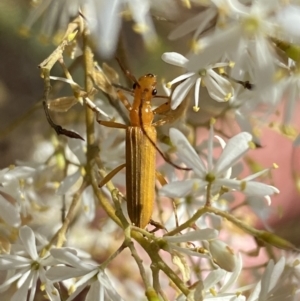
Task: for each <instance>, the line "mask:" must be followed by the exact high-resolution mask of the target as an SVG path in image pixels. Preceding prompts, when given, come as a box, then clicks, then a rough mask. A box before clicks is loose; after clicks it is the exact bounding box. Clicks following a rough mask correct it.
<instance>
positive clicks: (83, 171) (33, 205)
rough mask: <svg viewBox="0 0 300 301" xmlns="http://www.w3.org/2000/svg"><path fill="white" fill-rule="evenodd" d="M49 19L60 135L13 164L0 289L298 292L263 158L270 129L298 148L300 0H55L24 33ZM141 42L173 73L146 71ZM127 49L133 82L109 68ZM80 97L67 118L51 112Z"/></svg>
mask: <svg viewBox="0 0 300 301" xmlns="http://www.w3.org/2000/svg"><path fill="white" fill-rule="evenodd" d="M39 21H41V24H42V25H41V34H42V36H43V37H47V38H51V39H52V40H55V41H56V42H57V41H58V42H57V45H56V46H55V47H56V48H55V49H54V50H53V52H52V53H51V54H50V55H49V56H48V57H47V58H46V59H45V60H44V61H43V62H42V63H41V64H40V65H39V68H40V70H41V73H42V78H43V81H44V95H43V107H44V110H45V113H46V117H47V120H48V122H49V125H50V126H51V127H52V128H53V129H54V130H55V132H56V133H57V134H58V135H61V136H59V138H58V137H57V136H56V135H54V132H52V134H53V135H52V136H50V137H49V136H48V134H46V133H43V134H41V135H40V140H41V141H40V142H39V143H37V144H36V149H35V153H34V155H33V156H32V157H33V158H29V159H28V161H26V162H20V161H17V163H16V164H15V165H10V166H9V167H7V168H4V169H2V170H0V279H1V280H0V292H1V294H5V295H4V296H5V298H6V299H7V300H13V301H17V300H18V301H23V300H24V301H25V300H30V301H34V300H36V301H38V300H41V298H44V297H46V298H47V299H49V300H53V301H60V300H67V301H71V300H74V301H81V300H86V301H92V300H93V301H95V300H134V299H137V300H146V299H147V300H151V301H152V300H178V301H184V300H187V301H194V300H195V301H196V300H215V301H229V300H230V301H231V300H238V301H261V300H270V301H271V300H298V298H299V293H300V286H299V275H300V274H299V262H300V261H299V259H298V258H297V256H293V257H292V256H291V255H290V254H288V252H287V253H285V252H284V251H283V250H288V251H291V250H292V251H298V249H297V247H296V246H295V245H294V244H293V243H292V242H290V241H288V240H286V239H285V238H283V237H281V236H279V235H277V233H276V231H273V229H272V227H271V226H270V218H271V217H274V212H275V210H274V205H273V204H272V201H273V198H276V197H277V196H278V195H280V194H285V193H286V191H285V190H284V187H282V186H280V190H281V191H280V190H279V189H278V188H277V187H276V186H277V185H280V184H281V182H282V181H284V179H281V180H280V181H281V182H280V181H278V180H277V175H278V173H277V171H278V166H277V164H276V163H275V162H274V163H273V162H272V163H273V164H272V163H268V162H269V160H268V162H263V164H259V163H258V162H256V161H255V160H254V159H253V158H252V156H254V155H253V154H255V153H256V152H260V151H261V152H263V151H264V149H265V148H266V150H265V151H266V152H267V151H268V145H269V144H270V143H271V141H270V140H271V139H270V138H269V137H267V138H266V137H265V136H264V135H260V133H261V132H262V133H264V131H265V130H266V128H267V127H269V128H270V127H271V125H272V127H273V129H275V130H277V131H279V132H280V133H281V134H282V133H283V134H284V135H285V136H288V137H289V138H293V139H295V138H296V136H297V135H298V138H297V139H296V140H295V153H296V150H297V147H298V145H299V143H298V142H299V141H298V140H299V134H298V133H297V131H295V130H294V131H292V130H291V129H294V127H296V125H295V124H294V123H293V120H294V116H295V115H296V114H297V112H296V111H297V110H296V109H295V108H296V105H297V101H298V98H299V91H300V88H299V87H300V85H299V83H300V82H299V79H300V77H299V74H300V72H299V58H300V50H299V46H298V44H299V42H300V34H299V30H295V28H299V25H300V6H299V3H298V2H297V1H279V0H268V1H263V0H205V1H204V0H198V1H196V0H185V1H181V0H161V1H151V0H112V1H105V0H98V1H95V0H88V1H78V0H73V1H69V0H60V1H58V0H41V1H40V2H39V3H38V4H37V6H36V7H35V8H34V9H33V10H32V11H31V13H30V15H29V16H28V18H27V20H26V21H25V23H24V26H23V27H22V32H23V34H24V33H28V32H29V29H31V28H32V27H34V23H36V22H39ZM170 41H172V42H170ZM132 44H134V47H132V48H130V47H131V46H130V45H132ZM142 45H145V46H146V47H145V53H147V54H149V53H150V51H153V52H151V55H148V56H149V58H150V57H153V56H155V57H156V58H158V59H155V60H156V61H159V63H158V65H159V67H158V68H157V69H158V70H160V71H159V72H160V73H159V74H157V75H153V74H152V73H149V72H148V73H147V74H146V75H144V76H142V77H140V78H138V79H136V78H135V76H134V75H133V74H131V72H130V70H127V69H130V61H131V59H132V61H133V60H136V61H138V60H139V58H138V57H137V53H138V52H139V51H142V50H141V49H142V48H143V46H142ZM187 47H188V50H186V49H187ZM146 51H149V52H146ZM67 55H69V56H70V58H71V59H69V58H68V59H66V56H67ZM130 55H132V57H130ZM114 56H116V57H117V61H118V63H119V65H120V68H119V69H121V70H122V71H123V73H124V75H125V76H126V77H127V79H128V81H131V82H132V83H133V86H132V88H126V87H124V86H123V85H122V84H121V82H122V80H121V79H120V78H121V76H122V75H121V74H122V73H121V72H118V71H117V67H113V65H114V63H112V64H111V66H110V65H108V64H107V63H103V65H102V66H101V67H100V66H99V60H107V59H111V58H113V57H114ZM135 56H136V57H135ZM144 56H145V57H146V55H144ZM126 58H129V59H128V61H127V59H126ZM160 58H161V59H160ZM70 61H72V62H74V64H73V63H70ZM55 63H58V64H59V65H60V66H61V67H62V74H60V75H59V76H58V75H57V74H53V73H54V69H52V67H53V66H54V64H55ZM138 64H140V61H138ZM141 65H145V64H142V63H141ZM153 65H154V64H153ZM170 65H173V66H175V68H173V67H172V66H170ZM78 67H82V69H80V70H79V72H78V70H76V68H78ZM172 68H173V70H175V71H174V72H179V73H177V75H174V74H173V73H172V72H171V71H169V69H170V70H172ZM119 69H118V70H119ZM153 69H155V66H153ZM163 69H165V70H164V73H165V74H163V72H162V71H161V70H163ZM163 77H164V78H167V83H166V81H164V85H163V86H164V87H165V90H166V94H167V95H166V96H165V95H160V96H159V93H157V90H159V89H160V87H159V84H160V83H161V82H160V80H162V78H163ZM172 78H173V79H172ZM83 83H84V84H83ZM162 83H163V80H162ZM65 86H68V88H70V89H69V90H68V91H71V93H69V94H68V95H67V96H62V94H63V93H65V90H61V89H62V87H65ZM99 91H100V93H99ZM191 91H192V93H191ZM159 97H161V98H162V102H156V100H155V98H159ZM285 100H286V101H285ZM284 101H285V102H284ZM75 106H77V107H78V110H77V111H76V110H74V111H76V112H74V115H73V117H74V116H76V118H73V119H72V121H70V122H69V123H68V124H67V125H66V126H64V127H62V126H61V125H59V124H56V122H55V119H52V118H53V116H52V115H54V114H55V112H60V113H62V112H64V114H65V115H68V114H70V115H71V113H70V112H71V111H72V110H73V107H75ZM279 111H283V112H284V113H283V114H282V118H281V119H280V118H278V116H277V115H276V113H277V112H279ZM50 113H51V114H50ZM274 118H275V121H274ZM166 124H169V127H167V126H166ZM159 126H162V127H161V128H162V130H161V131H160V130H159V129H158V127H159ZM71 128H73V129H71ZM289 130H291V131H289ZM63 136H64V137H63ZM283 147H284V145H280V148H283ZM156 150H158V152H159V153H160V155H161V157H163V159H164V161H165V163H164V164H161V163H160V164H157V165H158V166H156V165H155V162H156V157H155V156H156V155H155V154H156ZM271 151H272V155H273V153H279V147H278V149H274V148H272V150H271ZM267 156H269V157H271V155H270V153H268V154H267ZM34 158H35V159H36V158H39V160H38V161H39V162H36V160H35V159H34ZM262 160H263V161H264V159H262ZM286 161H287V162H290V161H289V160H287V159H286V158H285V164H284V165H285V166H288V163H287V162H286ZM124 167H125V168H126V172H125V173H124V172H123V171H122V170H123V168H124ZM294 167H295V166H294ZM280 168H281V167H280ZM279 173H280V169H279ZM299 174H300V173H299ZM274 175H276V176H274ZM295 178H296V177H295ZM156 179H157V180H158V181H156ZM156 182H157V183H156ZM296 184H298V185H299V183H296ZM285 197H287V196H286V195H284V198H285ZM124 200H126V202H125V201H124ZM141 225H143V226H141ZM144 225H146V227H144ZM259 225H260V226H259ZM265 229H267V230H268V231H267V230H265ZM296 243H297V240H296ZM265 246H267V248H266V250H265V249H264V247H265ZM254 249H255V251H259V250H261V249H262V251H261V252H260V256H258V257H255V259H251V256H250V255H253V253H255V252H254V251H253V250H254ZM280 249H283V250H280ZM256 253H258V252H256ZM251 262H252V263H251ZM253 262H254V264H253Z"/></svg>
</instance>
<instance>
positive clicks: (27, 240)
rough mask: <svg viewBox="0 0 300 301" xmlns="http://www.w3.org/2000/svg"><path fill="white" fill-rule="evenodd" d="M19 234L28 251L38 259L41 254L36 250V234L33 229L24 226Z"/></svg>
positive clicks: (33, 257) (34, 258)
mask: <svg viewBox="0 0 300 301" xmlns="http://www.w3.org/2000/svg"><path fill="white" fill-rule="evenodd" d="M19 236H20V239H21V241H22V243H23V245H24V247H25V249H26V251H27V253H28V254H29V255H30V257H31V258H32V259H33V260H37V259H38V258H39V256H38V253H37V250H36V244H35V235H34V233H33V231H32V229H31V228H29V227H28V226H23V227H22V228H21V229H20V231H19Z"/></svg>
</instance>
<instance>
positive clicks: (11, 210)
mask: <svg viewBox="0 0 300 301" xmlns="http://www.w3.org/2000/svg"><path fill="white" fill-rule="evenodd" d="M0 209H1V210H0V217H1V219H3V220H4V222H5V223H7V224H8V225H9V226H11V227H15V228H16V227H18V226H20V224H21V217H20V213H19V211H18V210H17V208H16V207H15V206H14V205H12V204H11V203H10V202H8V201H7V200H6V199H5V198H4V197H3V196H2V194H1V192H0Z"/></svg>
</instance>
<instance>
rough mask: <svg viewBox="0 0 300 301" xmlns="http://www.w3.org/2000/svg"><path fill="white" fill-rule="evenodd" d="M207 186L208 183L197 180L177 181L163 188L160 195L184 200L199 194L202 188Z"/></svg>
mask: <svg viewBox="0 0 300 301" xmlns="http://www.w3.org/2000/svg"><path fill="white" fill-rule="evenodd" d="M206 185H207V183H206V182H204V181H201V180H197V179H191V180H185V181H175V182H172V183H169V184H166V185H165V186H163V187H162V188H161V189H160V191H159V194H160V195H161V196H168V197H170V198H182V197H185V196H187V195H189V194H192V193H193V192H198V190H199V189H200V188H202V187H203V188H204V187H205V186H206Z"/></svg>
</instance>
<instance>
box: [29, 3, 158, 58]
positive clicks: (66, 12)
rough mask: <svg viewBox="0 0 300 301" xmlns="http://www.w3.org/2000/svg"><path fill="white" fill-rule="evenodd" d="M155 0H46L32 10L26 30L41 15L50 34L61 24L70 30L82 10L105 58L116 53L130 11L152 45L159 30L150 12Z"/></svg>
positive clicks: (43, 27)
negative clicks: (156, 31) (120, 34)
mask: <svg viewBox="0 0 300 301" xmlns="http://www.w3.org/2000/svg"><path fill="white" fill-rule="evenodd" d="M150 4H151V2H150V1H148V0H111V1H106V0H87V1H83V0H42V1H41V3H40V4H39V5H38V6H37V7H36V8H35V9H34V10H33V11H32V12H31V13H30V15H29V17H28V18H27V20H26V22H25V24H24V28H23V31H24V33H27V31H28V28H30V27H32V25H33V24H34V23H35V22H36V21H37V20H38V19H39V18H40V17H41V15H45V16H44V17H43V18H44V19H43V22H42V26H41V31H42V34H43V35H44V36H45V37H49V36H50V35H51V34H52V33H53V32H54V30H55V27H56V26H58V29H59V30H61V31H64V30H66V26H67V24H68V22H69V21H70V20H72V19H73V18H75V17H76V16H78V14H79V11H81V12H82V13H83V15H84V17H85V19H86V21H87V23H88V26H89V28H90V29H91V33H92V35H93V36H94V38H95V43H96V45H97V48H98V50H99V51H100V53H101V55H102V56H103V57H105V58H110V57H111V56H113V54H114V51H115V49H116V46H117V41H118V37H119V32H120V29H121V24H122V15H121V14H122V12H123V13H124V12H125V11H126V10H128V11H129V13H128V12H127V15H128V14H129V15H130V16H131V17H132V19H133V20H134V22H135V25H134V27H133V29H134V30H135V31H136V32H138V33H140V34H142V36H143V38H144V39H145V41H146V43H147V44H149V45H151V44H152V43H153V42H154V41H155V40H156V33H155V29H154V25H153V22H152V18H151V15H150V13H149V10H150Z"/></svg>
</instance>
